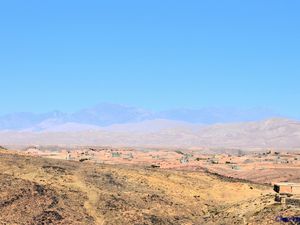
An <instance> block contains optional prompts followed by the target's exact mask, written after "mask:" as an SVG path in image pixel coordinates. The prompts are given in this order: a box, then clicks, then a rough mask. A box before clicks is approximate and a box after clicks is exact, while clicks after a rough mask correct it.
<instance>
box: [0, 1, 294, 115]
mask: <svg viewBox="0 0 300 225" xmlns="http://www.w3.org/2000/svg"><path fill="white" fill-rule="evenodd" d="M299 11H300V2H299V1H298V0H294V1H292V0H291V1H282V0H264V1H262V0H251V1H231V0H227V1H222V0H219V1H214V0H209V1H199V0H195V1H192V0H191V1H175V0H164V1H162V0H159V1H156V0H151V1H141V0H136V1H130V0H127V1H100V0H99V1H88V0H87V1H75V0H72V1H68V0H64V1H62V0H59V1H58V0H51V1H50V0H49V1H46V0H45V1H38V0H36V1H32V0H26V1H23V0H19V1H16V0H9V1H1V3H0V34H1V35H0V76H1V80H0V84H1V95H0V104H1V107H0V114H4V113H9V112H17V111H31V112H45V111H49V110H53V109H59V110H62V111H66V112H71V111H75V110H77V109H80V108H83V107H88V106H91V105H94V104H97V103H99V102H112V103H122V104H127V105H134V106H140V107H145V108H148V109H153V110H160V109H167V108H178V107H188V108H201V107H211V106H216V107H224V106H225V107H238V108H239V107H240V108H251V107H266V108H270V109H273V110H275V111H278V112H281V113H283V114H286V115H289V116H296V117H299V115H300V104H299V99H300V90H299V89H300V88H299V87H300V13H299Z"/></svg>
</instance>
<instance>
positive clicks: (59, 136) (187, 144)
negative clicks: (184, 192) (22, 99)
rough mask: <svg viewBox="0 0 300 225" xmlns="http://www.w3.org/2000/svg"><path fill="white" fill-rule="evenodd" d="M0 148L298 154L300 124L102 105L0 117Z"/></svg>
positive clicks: (250, 115)
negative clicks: (77, 147)
mask: <svg viewBox="0 0 300 225" xmlns="http://www.w3.org/2000/svg"><path fill="white" fill-rule="evenodd" d="M0 145H109V146H126V147H155V148H162V147H168V148H202V149H203V148H204V149H205V148H214V149H244V150H255V149H266V148H272V149H279V150H285V149H292V150H300V122H299V121H297V120H291V119H286V118H280V117H279V116H278V115H277V114H276V113H272V112H270V111H268V110H263V109H253V110H233V109H213V108H210V109H199V110H191V109H177V110H169V111H163V112H153V111H148V110H144V109H140V108H135V107H129V106H122V105H113V104H101V105H98V106H95V107H92V108H89V109H84V110H80V111H78V112H75V113H71V114H67V113H62V112H58V111H55V112H51V113H44V114H33V113H15V114H10V115H6V116H2V117H1V118H0Z"/></svg>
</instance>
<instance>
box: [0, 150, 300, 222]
mask: <svg viewBox="0 0 300 225" xmlns="http://www.w3.org/2000/svg"><path fill="white" fill-rule="evenodd" d="M49 153H50V152H47V151H46V150H40V149H38V148H37V147H36V148H34V149H33V148H32V147H31V148H30V149H27V150H26V151H13V150H5V149H3V150H1V152H0V176H1V179H0V183H1V184H0V188H1V192H0V207H1V213H0V221H1V222H0V224H103V225H104V224H114V225H115V224H122V225H123V224H276V223H278V224H280V222H277V221H276V217H278V216H283V217H288V216H297V215H299V214H300V211H299V208H297V207H294V206H284V205H281V204H279V203H276V202H274V193H273V191H272V186H271V185H267V184H263V183H266V182H254V181H255V179H254V180H253V181H251V182H249V181H247V180H246V179H238V178H239V177H238V176H237V178H234V176H223V175H222V174H221V173H219V174H214V173H213V171H216V172H218V169H217V168H215V167H213V168H209V166H207V167H205V166H204V165H205V163H204V160H202V159H200V158H199V157H200V156H197V157H196V158H195V160H194V161H192V160H191V159H192V158H193V157H195V156H190V155H187V154H188V153H184V152H180V151H177V152H174V151H170V150H166V151H150V150H148V151H145V150H144V151H141V150H139V151H137V150H134V149H130V148H128V149H111V148H107V147H101V148H100V147H98V148H91V147H89V148H82V149H77V150H73V151H71V150H59V151H58V150H57V151H56V152H52V153H51V154H49ZM92 153H93V154H94V156H92ZM138 154H140V155H138ZM189 154H191V153H189ZM124 155H125V156H126V159H123V157H124ZM150 155H151V156H150ZM66 157H67V158H66ZM149 157H151V159H152V161H151V160H149ZM203 157H204V156H203ZM206 157H207V156H206ZM236 157H239V156H236ZM128 158H129V159H128ZM135 159H136V160H135ZM183 159H184V160H183ZM207 160H211V159H210V158H209V157H208V158H207V159H206V161H207ZM206 161H205V162H206ZM220 161H221V160H220ZM190 162H191V163H190ZM199 162H201V163H202V164H199V165H198V163H199ZM225 163H226V162H225ZM209 165H212V166H215V165H219V164H213V163H211V164H209ZM221 165H222V164H220V166H221ZM225 165H227V164H225ZM208 169H211V170H212V171H210V170H208ZM249 171H250V170H249ZM242 177H243V176H241V178H242ZM260 183H261V184H260ZM267 183H268V182H267Z"/></svg>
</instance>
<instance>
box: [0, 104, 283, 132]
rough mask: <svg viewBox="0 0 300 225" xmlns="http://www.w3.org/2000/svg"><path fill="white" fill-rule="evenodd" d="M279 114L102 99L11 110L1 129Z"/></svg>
mask: <svg viewBox="0 0 300 225" xmlns="http://www.w3.org/2000/svg"><path fill="white" fill-rule="evenodd" d="M274 117H280V114H278V113H274V112H272V111H270V110H267V109H260V108H256V109H244V110H240V109H232V108H202V109H172V110H166V111H159V112H154V111H151V110H146V109H141V108H137V107H132V106H125V105H118V104H109V103H102V104H99V105H96V106H94V107H90V108H87V109H82V110H79V111H77V112H74V113H63V112H60V111H53V112H48V113H42V114H35V113H24V112H22V113H12V114H7V115H4V116H0V130H2V131H3V130H14V131H23V130H25V131H47V130H48V131H49V130H55V131H57V130H58V129H59V128H62V129H63V131H67V129H68V128H69V129H70V131H73V128H75V130H81V129H82V130H86V129H97V127H106V126H111V125H116V124H117V125H119V124H128V123H137V122H142V121H149V120H171V121H181V122H186V123H192V124H203V125H210V124H216V123H234V122H249V121H257V120H263V119H268V118H274Z"/></svg>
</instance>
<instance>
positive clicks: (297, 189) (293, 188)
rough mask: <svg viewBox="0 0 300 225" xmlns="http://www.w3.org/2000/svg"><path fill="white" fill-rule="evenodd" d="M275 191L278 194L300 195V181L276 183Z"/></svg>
mask: <svg viewBox="0 0 300 225" xmlns="http://www.w3.org/2000/svg"><path fill="white" fill-rule="evenodd" d="M274 191H275V192H277V193H278V194H292V195H300V183H288V182H283V183H277V184H274Z"/></svg>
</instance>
